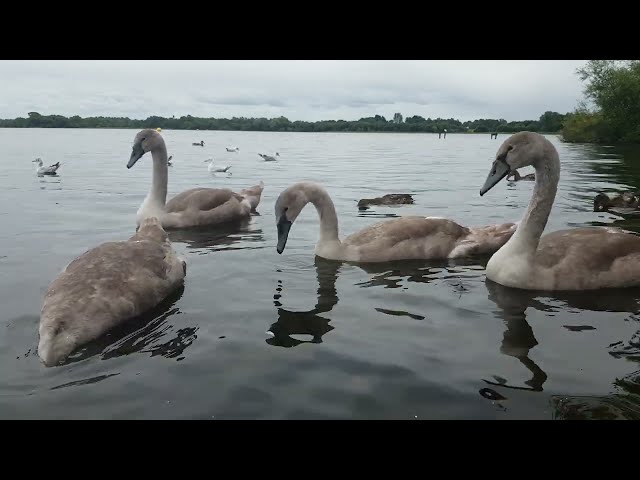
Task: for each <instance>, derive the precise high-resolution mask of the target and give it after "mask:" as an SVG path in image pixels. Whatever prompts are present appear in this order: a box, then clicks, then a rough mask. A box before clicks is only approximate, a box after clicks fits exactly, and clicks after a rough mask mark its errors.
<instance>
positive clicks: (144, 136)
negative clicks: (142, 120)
mask: <svg viewBox="0 0 640 480" xmlns="http://www.w3.org/2000/svg"><path fill="white" fill-rule="evenodd" d="M163 144H164V140H163V139H162V135H160V134H159V133H158V132H156V131H155V130H153V129H152V128H145V129H144V130H141V131H140V132H138V134H137V135H136V138H135V139H134V140H133V148H132V150H131V158H129V163H127V168H131V167H133V166H134V165H135V164H136V162H137V161H138V160H140V158H142V156H143V155H144V154H145V153H147V152H151V151H153V150H155V149H157V148H160V147H161V146H162V145H163Z"/></svg>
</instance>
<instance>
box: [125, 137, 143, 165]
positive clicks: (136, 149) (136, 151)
mask: <svg viewBox="0 0 640 480" xmlns="http://www.w3.org/2000/svg"><path fill="white" fill-rule="evenodd" d="M143 155H144V150H143V149H142V144H140V143H136V144H134V145H133V150H131V158H129V163H127V168H131V167H133V166H134V165H135V164H136V162H137V161H138V160H140V158H141V157H142V156H143Z"/></svg>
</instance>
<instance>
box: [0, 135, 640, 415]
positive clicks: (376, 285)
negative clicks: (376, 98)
mask: <svg viewBox="0 0 640 480" xmlns="http://www.w3.org/2000/svg"><path fill="white" fill-rule="evenodd" d="M135 133H136V131H133V130H54V129H28V130H27V129H25V130H21V129H3V130H0V167H1V168H0V187H1V188H0V220H2V223H3V227H2V229H0V304H1V305H2V310H1V312H2V315H1V316H0V417H1V418H60V419H61V418H78V419H90V418H91V419H93V418H98V419H129V418H144V419H154V418H161V419H238V418H243V419H244V418H248V419H297V418H309V419H325V418H327V419H329V418H331V419H367V418H375V419H410V420H415V419H555V418H639V417H640V401H638V393H639V391H640V387H639V385H640V380H639V378H640V372H639V371H638V370H639V368H640V367H639V366H638V363H637V362H638V359H639V358H640V334H638V333H637V332H638V330H640V316H639V315H638V313H637V312H638V310H640V309H639V308H638V300H639V299H640V293H639V292H638V291H635V290H634V291H613V292H598V293H589V294H580V293H577V294H573V295H550V294H535V293H526V292H521V291H517V290H511V289H507V288H504V287H501V286H499V285H496V284H494V283H491V282H489V281H487V280H486V279H485V271H484V265H485V263H486V260H482V261H478V260H476V261H471V262H440V263H433V262H432V263H427V262H398V263H393V264H389V263H387V264H379V265H375V266H370V265H366V266H364V265H363V266H359V265H354V264H347V263H341V262H331V261H326V260H323V259H317V258H315V256H314V246H315V242H316V240H317V236H318V231H319V228H318V219H317V214H316V212H315V209H314V208H313V207H312V206H311V205H309V206H308V207H307V208H306V209H305V210H304V211H303V213H302V214H301V216H300V217H299V219H298V221H297V222H296V223H295V224H294V226H293V228H292V230H291V233H290V236H289V242H288V244H287V249H286V250H285V252H284V253H283V255H278V254H277V252H276V249H275V246H276V237H277V232H276V226H275V219H274V215H273V207H274V203H275V200H276V198H277V195H278V194H279V193H280V191H281V190H282V189H283V188H285V187H287V186H288V185H290V184H291V183H293V182H295V181H298V180H305V179H306V180H315V181H318V182H322V183H323V184H324V185H325V186H326V187H327V189H328V190H329V192H330V194H331V195H332V197H333V200H334V202H335V204H336V208H337V210H338V214H339V217H340V228H341V234H342V235H343V236H344V235H346V234H349V233H352V232H354V231H356V230H358V229H360V228H363V227H365V226H367V225H369V224H371V223H372V222H376V221H379V220H383V219H385V218H390V217H396V216H401V215H415V214H418V215H437V216H446V217H449V218H451V219H453V220H456V221H458V222H460V223H462V224H467V225H478V224H488V223H495V222H505V221H516V220H518V219H519V218H520V217H521V215H522V214H523V212H524V209H525V207H526V205H527V203H528V201H529V198H530V194H531V191H532V187H533V183H532V182H519V183H507V182H505V181H503V182H501V183H500V184H499V185H498V186H496V187H495V188H494V189H493V190H492V191H491V192H490V193H489V194H487V195H485V196H484V197H480V196H479V194H478V191H479V189H480V187H481V185H482V183H483V182H484V180H485V178H486V175H487V173H488V169H489V166H490V162H491V158H492V157H493V156H494V155H495V152H496V150H497V148H498V146H499V144H500V143H501V142H502V141H503V140H504V139H505V138H506V137H505V136H501V137H500V138H499V139H498V141H496V140H491V139H490V137H489V135H488V134H487V135H475V136H474V135H466V136H463V135H449V136H448V137H447V138H446V140H439V139H438V137H437V135H428V134H427V135H421V134H414V135H409V134H390V133H389V134H364V133H363V134H344V133H343V134H332V133H320V134H313V133H258V132H210V131H207V132H186V131H164V132H163V135H164V137H165V140H166V141H167V144H168V148H169V154H170V155H173V163H174V166H173V167H171V168H170V171H169V172H170V173H169V175H170V177H169V196H172V195H174V194H176V193H178V192H180V191H182V190H184V189H187V188H191V187H195V186H212V187H230V188H234V189H240V188H244V187H247V186H251V185H254V184H256V183H257V182H258V181H260V180H263V181H264V182H265V190H264V194H263V197H262V203H261V205H260V206H259V207H258V212H259V214H258V215H255V216H253V217H252V218H251V220H250V221H249V222H247V223H246V224H244V225H242V226H240V227H239V228H235V229H215V230H212V231H211V232H208V233H201V232H200V233H195V232H188V231H181V232H172V233H171V234H170V237H171V239H172V241H173V243H174V246H175V248H176V249H177V250H178V251H179V252H180V253H182V254H183V255H184V256H185V257H186V259H187V262H188V269H187V278H186V282H185V287H184V289H183V290H182V291H180V292H178V293H177V294H176V295H175V296H174V297H173V298H171V299H169V300H168V301H167V302H166V304H164V305H162V306H161V307H160V308H158V309H157V310H156V311H154V312H151V313H150V314H149V315H146V316H145V317H144V318H141V319H139V320H137V321H136V322H132V324H131V325H128V326H125V327H123V328H119V329H118V330H116V331H114V332H112V333H111V334H109V335H106V336H105V337H104V338H101V339H99V340H98V341H96V342H93V343H92V344H90V345H88V346H86V347H85V348H83V349H81V350H80V351H79V352H77V353H76V354H74V355H73V356H72V358H71V359H70V361H69V362H68V363H67V364H65V365H63V366H60V367H56V368H45V367H44V366H42V364H41V363H40V361H39V358H38V357H37V353H36V348H37V343H38V333H37V327H38V321H39V311H40V307H41V303H42V298H43V295H44V293H45V291H46V288H47V286H48V284H49V282H51V281H52V280H53V279H54V278H55V277H56V275H58V274H59V273H60V271H61V270H62V269H63V268H64V267H65V266H66V265H67V263H69V262H70V261H71V260H73V259H74V258H75V257H77V256H78V255H80V254H81V253H83V252H84V251H85V250H86V249H88V248H91V247H93V246H95V245H97V244H99V243H101V242H104V241H109V240H119V239H126V238H128V237H129V236H131V235H132V234H133V233H134V230H135V213H136V210H137V209H138V206H139V205H140V203H141V202H142V200H143V198H144V196H145V195H146V193H147V190H148V188H149V185H150V179H151V162H150V157H149V156H145V157H143V159H142V160H141V161H139V162H138V163H137V164H136V166H135V167H134V168H132V169H131V170H127V169H126V168H125V165H126V163H127V160H128V159H129V155H130V152H131V143H132V140H133V137H134V135H135ZM550 138H551V140H552V141H553V142H554V144H555V145H556V146H557V147H558V149H559V152H560V155H561V161H562V178H561V184H560V188H559V192H558V196H557V199H556V203H555V206H554V209H553V211H552V216H551V218H550V221H549V224H548V227H547V230H548V231H549V230H552V229H558V228H566V227H574V226H581V225H592V224H595V225H606V224H619V225H621V226H624V227H626V228H630V229H636V230H640V228H639V227H638V225H636V224H634V223H633V222H629V221H624V220H621V219H617V218H616V217H614V216H613V215H611V214H602V213H594V212H592V200H593V196H594V195H595V193H596V192H597V191H599V190H605V191H616V190H621V189H626V188H636V187H638V185H639V184H640V156H639V155H638V152H636V151H633V150H619V149H614V148H607V147H593V146H580V145H573V146H572V145H565V144H562V143H561V142H560V141H559V140H558V139H557V138H555V137H550ZM200 140H204V142H205V147H204V148H203V147H194V146H192V145H191V143H192V142H196V141H200ZM235 145H237V146H239V147H240V152H239V153H227V152H226V151H225V146H235ZM276 151H277V152H279V153H280V160H279V161H278V162H264V161H262V159H261V158H260V157H259V156H258V155H257V153H258V152H261V153H270V154H273V153H274V152H276ZM38 156H40V157H42V158H43V160H44V162H45V164H47V165H49V164H51V163H54V162H56V161H61V162H62V164H63V165H62V167H61V169H60V174H59V176H58V177H52V178H39V177H37V176H36V175H35V168H34V164H33V163H31V161H32V160H33V159H34V158H36V157H38ZM211 157H213V158H214V159H215V161H216V162H217V163H220V164H231V165H233V167H232V169H231V171H232V172H233V174H232V175H230V176H229V175H226V174H220V175H218V176H212V175H210V174H209V173H208V172H207V164H205V163H204V160H206V159H207V158H211ZM523 173H528V171H527V172H523ZM385 193H412V194H413V195H414V198H415V201H416V204H415V205H410V206H400V207H374V208H372V209H370V210H368V211H364V212H360V211H358V209H357V208H356V202H357V201H358V199H360V198H364V197H373V196H378V195H382V194H385ZM267 332H271V333H267Z"/></svg>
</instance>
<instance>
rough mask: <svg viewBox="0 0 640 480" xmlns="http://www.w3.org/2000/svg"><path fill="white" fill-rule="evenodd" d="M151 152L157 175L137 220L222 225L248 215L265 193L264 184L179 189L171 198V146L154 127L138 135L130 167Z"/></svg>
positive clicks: (183, 225) (166, 225)
mask: <svg viewBox="0 0 640 480" xmlns="http://www.w3.org/2000/svg"><path fill="white" fill-rule="evenodd" d="M146 152H151V158H152V159H153V179H152V182H151V189H150V191H149V194H148V195H147V196H146V198H145V199H144V201H143V202H142V205H141V206H140V208H139V209H138V212H137V214H136V216H137V223H138V225H140V222H141V221H142V219H144V218H147V217H158V218H159V219H160V222H161V223H162V227H163V228H165V229H171V228H189V227H198V226H210V225H218V224H221V223H226V222H230V221H235V220H241V219H244V218H248V217H249V216H250V215H251V210H252V209H255V207H256V206H257V204H258V203H259V201H260V198H259V197H257V198H256V196H255V192H257V191H259V192H260V195H261V194H262V189H263V188H264V184H263V183H262V182H261V183H260V186H255V187H252V188H253V190H251V189H247V190H243V191H244V192H254V193H253V194H252V193H244V194H242V193H240V194H238V193H235V192H232V191H231V190H229V189H226V188H192V189H190V190H185V191H184V192H182V193H179V194H178V195H176V196H175V197H173V198H172V199H171V200H169V201H168V202H167V183H168V172H169V169H168V168H167V147H166V145H165V143H164V139H163V138H162V135H160V134H159V133H158V132H156V131H155V130H152V129H145V130H142V131H140V132H138V134H137V135H136V137H135V140H134V142H133V150H132V152H131V158H130V159H129V163H127V168H131V167H133V165H134V164H135V163H136V162H137V161H138V160H139V159H140V158H141V157H142V156H143V155H144V154H145V153H146Z"/></svg>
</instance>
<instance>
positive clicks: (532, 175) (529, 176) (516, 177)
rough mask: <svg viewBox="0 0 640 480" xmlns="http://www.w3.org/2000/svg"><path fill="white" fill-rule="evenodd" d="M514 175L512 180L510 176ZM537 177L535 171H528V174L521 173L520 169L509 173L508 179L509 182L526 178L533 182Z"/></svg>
mask: <svg viewBox="0 0 640 480" xmlns="http://www.w3.org/2000/svg"><path fill="white" fill-rule="evenodd" d="M511 177H513V179H512V180H510V178H511ZM535 179H536V174H535V173H528V174H527V175H524V176H522V175H520V172H519V171H518V170H514V171H513V172H511V173H510V174H509V175H507V181H508V182H511V181H513V182H519V181H521V180H526V181H530V182H533V181H534V180H535Z"/></svg>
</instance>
